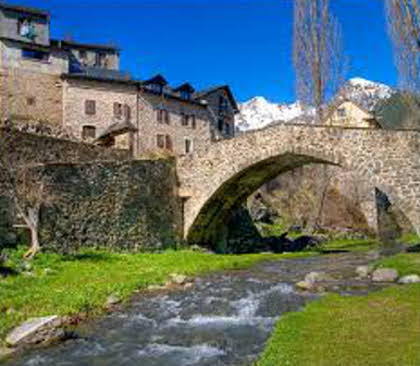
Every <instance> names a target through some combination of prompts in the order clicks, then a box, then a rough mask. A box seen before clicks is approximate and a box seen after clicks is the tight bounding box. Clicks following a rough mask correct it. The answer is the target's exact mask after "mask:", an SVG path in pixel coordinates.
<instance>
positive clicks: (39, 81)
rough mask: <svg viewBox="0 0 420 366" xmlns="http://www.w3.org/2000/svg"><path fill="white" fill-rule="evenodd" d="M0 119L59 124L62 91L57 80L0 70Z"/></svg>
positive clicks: (33, 73) (16, 71)
mask: <svg viewBox="0 0 420 366" xmlns="http://www.w3.org/2000/svg"><path fill="white" fill-rule="evenodd" d="M0 85H1V89H0V119H1V120H6V119H10V120H14V121H17V122H25V121H28V120H32V121H33V120H38V121H42V122H43V123H44V124H46V125H60V126H61V124H62V109H63V104H62V87H61V80H60V78H59V77H58V76H55V75H48V74H43V73H38V72H31V71H24V70H19V69H13V68H9V69H4V68H1V67H0Z"/></svg>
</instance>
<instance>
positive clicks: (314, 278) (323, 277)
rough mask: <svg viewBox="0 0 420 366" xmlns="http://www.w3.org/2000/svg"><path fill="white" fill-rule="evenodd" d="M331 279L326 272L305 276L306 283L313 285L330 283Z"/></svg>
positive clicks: (311, 273)
mask: <svg viewBox="0 0 420 366" xmlns="http://www.w3.org/2000/svg"><path fill="white" fill-rule="evenodd" d="M330 279H331V278H330V276H328V275H327V274H326V273H325V272H310V273H308V274H307V275H306V276H305V281H308V282H312V283H315V282H320V281H328V280H330Z"/></svg>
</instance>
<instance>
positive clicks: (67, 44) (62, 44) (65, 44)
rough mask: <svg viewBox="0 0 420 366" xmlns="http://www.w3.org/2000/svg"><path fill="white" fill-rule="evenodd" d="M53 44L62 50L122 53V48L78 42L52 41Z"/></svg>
mask: <svg viewBox="0 0 420 366" xmlns="http://www.w3.org/2000/svg"><path fill="white" fill-rule="evenodd" d="M51 44H53V45H57V46H58V47H62V48H68V49H69V48H77V49H88V50H92V49H95V50H103V51H111V52H120V48H118V47H116V46H112V45H109V44H108V45H107V44H94V43H80V42H76V41H67V40H60V39H51Z"/></svg>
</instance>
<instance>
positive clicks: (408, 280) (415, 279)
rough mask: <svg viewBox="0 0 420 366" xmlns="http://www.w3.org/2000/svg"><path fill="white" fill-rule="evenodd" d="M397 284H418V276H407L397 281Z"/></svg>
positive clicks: (419, 281) (419, 280) (419, 278)
mask: <svg viewBox="0 0 420 366" xmlns="http://www.w3.org/2000/svg"><path fill="white" fill-rule="evenodd" d="M398 283H401V284H408V283H420V276H418V275H416V274H412V275H407V276H404V277H401V278H400V279H399V280H398Z"/></svg>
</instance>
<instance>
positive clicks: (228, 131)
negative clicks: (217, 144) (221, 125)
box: [225, 122, 230, 135]
mask: <svg viewBox="0 0 420 366" xmlns="http://www.w3.org/2000/svg"><path fill="white" fill-rule="evenodd" d="M225 134H226V135H230V124H229V123H227V122H226V123H225Z"/></svg>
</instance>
